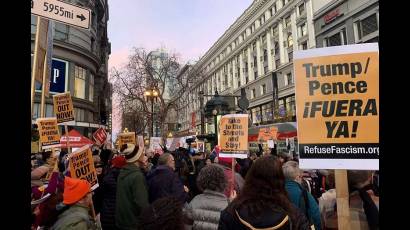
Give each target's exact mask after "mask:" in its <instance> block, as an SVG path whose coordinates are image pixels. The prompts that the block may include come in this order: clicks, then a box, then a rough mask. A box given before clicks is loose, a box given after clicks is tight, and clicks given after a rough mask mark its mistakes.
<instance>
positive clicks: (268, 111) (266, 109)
mask: <svg viewBox="0 0 410 230" xmlns="http://www.w3.org/2000/svg"><path fill="white" fill-rule="evenodd" d="M262 115H263V120H264V121H272V120H273V110H272V103H268V104H265V105H262Z"/></svg>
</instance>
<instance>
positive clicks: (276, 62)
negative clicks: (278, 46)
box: [275, 58, 280, 68]
mask: <svg viewBox="0 0 410 230" xmlns="http://www.w3.org/2000/svg"><path fill="white" fill-rule="evenodd" d="M275 65H276V68H278V67H279V66H280V59H279V58H278V59H276V60H275Z"/></svg>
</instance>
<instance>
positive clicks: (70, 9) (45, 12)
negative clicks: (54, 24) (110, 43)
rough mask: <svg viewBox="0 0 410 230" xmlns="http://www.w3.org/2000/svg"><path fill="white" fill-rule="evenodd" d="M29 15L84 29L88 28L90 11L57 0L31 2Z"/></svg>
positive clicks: (33, 0) (35, 0)
mask: <svg viewBox="0 0 410 230" xmlns="http://www.w3.org/2000/svg"><path fill="white" fill-rule="evenodd" d="M31 14H34V15H37V16H40V17H44V18H48V19H51V20H55V21H58V22H61V23H65V24H68V25H73V26H78V27H81V28H84V29H89V28H90V18H91V10H90V9H87V8H83V7H81V6H77V5H72V4H69V3H65V2H61V1H57V0H31Z"/></svg>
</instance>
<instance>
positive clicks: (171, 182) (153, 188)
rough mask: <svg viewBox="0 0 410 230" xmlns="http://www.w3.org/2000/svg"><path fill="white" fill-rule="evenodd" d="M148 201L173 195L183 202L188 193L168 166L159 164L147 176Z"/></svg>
mask: <svg viewBox="0 0 410 230" xmlns="http://www.w3.org/2000/svg"><path fill="white" fill-rule="evenodd" d="M147 183H148V188H149V201H150V203H152V202H154V201H156V200H157V199H159V198H163V197H167V196H173V197H175V198H176V199H178V200H179V201H180V202H181V204H184V203H185V202H186V201H187V199H188V193H186V192H185V190H184V185H183V184H182V182H181V180H180V179H179V178H178V176H177V174H175V173H174V172H173V171H172V169H171V168H170V167H169V166H166V165H160V166H158V167H157V168H155V169H153V170H152V171H151V172H150V173H149V174H148V176H147Z"/></svg>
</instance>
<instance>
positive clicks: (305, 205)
mask: <svg viewBox="0 0 410 230" xmlns="http://www.w3.org/2000/svg"><path fill="white" fill-rule="evenodd" d="M298 185H299V184H298ZM299 188H300V189H301V191H302V192H301V195H300V206H299V208H300V209H301V210H302V212H303V213H304V214H305V215H306V218H307V219H308V220H309V225H310V227H311V229H315V227H314V226H315V225H314V222H313V219H312V217H311V216H310V215H309V209H310V204H309V198H308V191H307V190H306V189H304V188H303V187H302V186H301V185H299Z"/></svg>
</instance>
